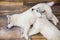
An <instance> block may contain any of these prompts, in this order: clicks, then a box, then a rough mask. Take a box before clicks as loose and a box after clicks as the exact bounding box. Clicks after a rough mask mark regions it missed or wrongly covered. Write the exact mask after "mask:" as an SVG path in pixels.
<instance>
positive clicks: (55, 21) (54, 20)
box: [51, 15, 58, 25]
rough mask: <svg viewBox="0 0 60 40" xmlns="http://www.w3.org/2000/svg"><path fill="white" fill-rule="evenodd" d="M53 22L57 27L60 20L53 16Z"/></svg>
mask: <svg viewBox="0 0 60 40" xmlns="http://www.w3.org/2000/svg"><path fill="white" fill-rule="evenodd" d="M51 20H52V22H53V23H54V24H55V25H57V23H58V19H57V17H55V15H53V16H52V19H51Z"/></svg>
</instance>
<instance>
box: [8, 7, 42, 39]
mask: <svg viewBox="0 0 60 40" xmlns="http://www.w3.org/2000/svg"><path fill="white" fill-rule="evenodd" d="M33 7H34V6H33ZM40 16H41V15H40V13H39V12H37V13H35V12H33V11H32V8H30V9H28V10H27V11H25V12H23V13H22V14H14V15H11V16H9V15H7V17H8V28H11V27H12V26H13V25H16V26H20V27H22V28H23V29H24V35H23V37H25V38H26V40H28V31H29V29H30V25H32V24H33V23H34V22H35V20H36V18H38V17H40Z"/></svg>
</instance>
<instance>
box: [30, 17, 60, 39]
mask: <svg viewBox="0 0 60 40" xmlns="http://www.w3.org/2000/svg"><path fill="white" fill-rule="evenodd" d="M39 32H40V33H41V34H42V35H43V36H44V37H45V38H46V39H47V40H60V31H59V30H58V29H57V28H56V27H55V26H54V25H53V24H52V23H51V22H49V21H48V20H47V19H46V18H37V20H36V22H35V23H34V25H33V27H32V29H31V30H30V31H29V36H32V35H34V34H37V33H39Z"/></svg>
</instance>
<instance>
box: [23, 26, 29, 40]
mask: <svg viewBox="0 0 60 40" xmlns="http://www.w3.org/2000/svg"><path fill="white" fill-rule="evenodd" d="M29 28H30V26H25V27H24V34H23V37H24V38H25V40H30V39H29V37H28V31H29Z"/></svg>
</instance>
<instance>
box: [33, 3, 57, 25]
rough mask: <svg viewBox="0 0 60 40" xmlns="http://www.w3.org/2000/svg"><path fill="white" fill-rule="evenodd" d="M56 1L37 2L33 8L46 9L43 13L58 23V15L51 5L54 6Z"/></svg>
mask: <svg viewBox="0 0 60 40" xmlns="http://www.w3.org/2000/svg"><path fill="white" fill-rule="evenodd" d="M53 4H54V2H49V3H40V4H37V5H36V6H35V7H34V8H33V9H34V10H37V9H39V11H40V12H42V11H44V10H45V12H44V13H41V14H45V15H46V16H47V17H46V18H47V19H48V20H51V21H52V22H53V23H54V24H55V25H57V23H58V19H57V18H56V16H55V15H54V14H53V12H52V9H51V6H53Z"/></svg>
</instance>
